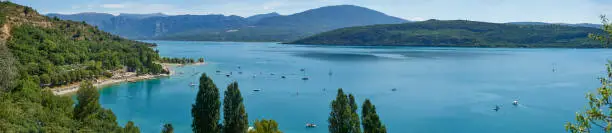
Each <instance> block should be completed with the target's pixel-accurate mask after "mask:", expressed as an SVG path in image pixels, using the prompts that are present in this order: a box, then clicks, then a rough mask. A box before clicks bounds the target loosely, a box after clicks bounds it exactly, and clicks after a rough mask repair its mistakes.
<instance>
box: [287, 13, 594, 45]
mask: <svg viewBox="0 0 612 133" xmlns="http://www.w3.org/2000/svg"><path fill="white" fill-rule="evenodd" d="M602 32H603V31H602V30H600V29H596V28H587V27H572V26H563V25H554V24H551V25H515V24H498V23H486V22H475V21H465V20H452V21H440V20H429V21H423V22H414V23H404V24H387V25H372V26H360V27H349V28H342V29H338V30H333V31H329V32H324V33H321V34H317V35H314V36H311V37H307V38H304V39H300V40H297V41H293V42H289V43H291V44H322V45H402V46H450V47H574V48H595V47H601V45H599V43H598V42H597V41H592V40H590V39H589V38H588V37H587V36H588V34H589V33H602Z"/></svg>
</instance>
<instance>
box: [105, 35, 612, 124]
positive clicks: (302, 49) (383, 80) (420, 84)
mask: <svg viewBox="0 0 612 133" xmlns="http://www.w3.org/2000/svg"><path fill="white" fill-rule="evenodd" d="M154 42H155V43H157V44H159V47H158V49H159V51H160V54H161V55H162V56H166V57H192V58H199V57H205V58H206V60H207V61H208V63H209V64H207V65H200V66H186V67H183V68H177V69H176V71H177V72H183V73H184V74H182V75H174V76H172V77H170V78H165V79H157V80H149V81H142V82H137V83H124V84H119V85H115V86H110V87H107V88H106V89H103V90H102V91H101V100H100V101H101V103H102V105H103V106H104V107H106V108H111V109H112V110H113V111H114V112H115V114H116V115H117V117H118V120H119V122H120V123H121V124H122V125H123V124H125V123H126V122H127V121H128V120H132V121H134V122H136V124H137V125H138V126H139V127H140V128H141V131H143V132H146V133H154V132H159V131H160V129H161V125H162V124H163V123H167V122H169V123H172V124H173V125H174V127H175V129H177V132H190V131H191V128H190V125H191V112H190V111H191V104H192V103H194V99H195V95H196V92H197V89H196V88H192V87H189V86H188V85H189V84H190V82H196V83H197V79H198V78H199V76H200V74H194V73H201V72H205V73H208V75H210V76H212V78H213V80H214V81H215V83H217V85H218V87H219V88H220V89H221V91H224V90H225V88H226V87H227V84H229V83H230V82H231V81H234V80H235V81H238V82H239V86H240V89H241V90H242V95H243V97H244V99H245V104H246V108H247V111H248V115H249V119H250V121H251V122H252V121H253V120H255V119H262V118H269V119H275V120H276V121H278V122H279V123H280V127H281V129H282V130H283V131H284V132H287V133H306V132H308V133H312V132H318V133H324V132H327V117H328V115H329V104H330V101H331V100H332V99H333V98H334V97H335V94H336V89H337V88H344V90H345V92H350V93H353V94H354V95H355V96H356V98H357V100H358V101H359V103H362V102H363V100H364V99H365V98H370V99H372V101H373V103H374V104H375V105H376V107H377V111H378V112H379V115H380V116H381V119H382V121H383V122H384V123H385V124H386V125H387V129H388V130H389V132H391V133H410V132H412V133H493V132H495V133H548V132H564V128H563V124H564V123H565V122H566V121H569V120H572V119H573V118H574V113H575V112H576V111H578V110H580V109H582V108H583V107H584V105H586V103H585V100H584V95H585V93H586V92H587V91H592V90H594V89H595V88H596V87H598V86H599V85H598V80H597V77H599V76H602V75H603V74H604V70H605V69H604V64H605V63H606V59H608V58H609V57H610V55H612V51H610V50H605V49H505V48H495V49H487V48H414V47H331V46H294V45H281V44H274V43H238V42H236V43H229V42H169V41H154ZM237 66H240V67H241V69H238V68H237ZM301 68H305V69H306V73H305V74H306V75H307V76H308V77H309V78H310V80H308V81H302V80H300V78H302V77H303V75H304V74H303V73H301V72H300V69H301ZM553 68H556V72H553V71H552V69H553ZM216 70H221V71H222V72H223V73H225V72H229V71H233V76H232V77H230V78H227V77H225V75H218V74H216V73H215V71H216ZM238 71H242V72H243V74H241V75H240V74H237V73H238ZM330 71H332V72H333V74H332V76H329V75H328V73H329V72H330ZM271 73H274V74H275V75H271ZM254 75H256V77H255V78H253V76H254ZM280 75H286V76H287V79H281V78H280ZM393 88H397V89H398V90H397V91H396V92H392V91H391V89H393ZM253 89H261V90H262V91H261V92H253V91H252V90H253ZM515 99H519V100H520V102H521V104H522V105H520V106H518V107H513V106H512V105H511V102H512V101H513V100H515ZM497 104H499V105H501V106H502V108H501V110H500V111H499V112H494V111H492V110H491V108H492V107H493V106H494V105H497ZM308 122H314V123H316V124H318V125H319V127H318V128H314V129H307V128H304V125H305V124H306V123H308Z"/></svg>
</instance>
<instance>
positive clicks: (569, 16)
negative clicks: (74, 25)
mask: <svg viewBox="0 0 612 133" xmlns="http://www.w3.org/2000/svg"><path fill="white" fill-rule="evenodd" d="M10 1H13V2H15V3H19V4H23V5H28V6H31V7H34V8H35V9H37V10H38V11H39V12H41V13H67V14H70V13H79V12H104V13H111V14H118V13H158V12H161V13H165V14H171V15H176V14H225V15H239V16H250V15H254V14H261V13H270V12H278V13H280V14H283V15H287V14H292V13H296V12H301V11H304V10H307V9H312V8H317V7H321V6H328V5H341V4H350V5H358V6H363V7H367V8H370V9H374V10H378V11H381V12H383V13H386V14H388V15H391V16H396V17H400V18H404V19H408V20H427V19H442V20H451V19H464V20H465V19H467V20H475V21H487V22H516V21H539V22H554V23H558V22H560V23H599V22H600V21H599V17H598V16H599V15H601V14H608V16H611V17H612V0H10Z"/></svg>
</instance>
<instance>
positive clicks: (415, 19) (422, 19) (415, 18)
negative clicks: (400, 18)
mask: <svg viewBox="0 0 612 133" xmlns="http://www.w3.org/2000/svg"><path fill="white" fill-rule="evenodd" d="M408 20H410V21H425V19H424V18H421V17H413V18H408Z"/></svg>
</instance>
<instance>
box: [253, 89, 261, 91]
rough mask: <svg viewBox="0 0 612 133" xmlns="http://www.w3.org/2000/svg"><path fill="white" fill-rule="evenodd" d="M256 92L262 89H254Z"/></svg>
mask: <svg viewBox="0 0 612 133" xmlns="http://www.w3.org/2000/svg"><path fill="white" fill-rule="evenodd" d="M253 91H254V92H258V91H261V89H253Z"/></svg>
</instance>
